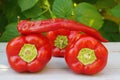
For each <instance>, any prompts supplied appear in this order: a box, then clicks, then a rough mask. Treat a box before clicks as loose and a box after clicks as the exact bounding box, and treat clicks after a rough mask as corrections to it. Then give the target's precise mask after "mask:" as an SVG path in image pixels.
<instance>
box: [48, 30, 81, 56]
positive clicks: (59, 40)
mask: <svg viewBox="0 0 120 80" xmlns="http://www.w3.org/2000/svg"><path fill="white" fill-rule="evenodd" d="M79 33H80V32H77V31H70V30H67V29H58V30H55V31H49V32H47V34H46V37H47V38H48V39H49V41H50V42H51V45H52V54H53V56H55V57H64V54H65V53H66V47H67V45H68V44H69V42H70V41H71V40H72V38H74V37H75V36H76V34H79Z"/></svg>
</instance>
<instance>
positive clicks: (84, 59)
mask: <svg viewBox="0 0 120 80" xmlns="http://www.w3.org/2000/svg"><path fill="white" fill-rule="evenodd" d="M77 59H78V60H79V61H80V62H81V63H82V64H84V65H88V64H92V63H93V62H95V60H96V59H97V58H96V56H95V52H94V50H92V49H89V48H83V49H81V50H80V51H79V54H78V56H77Z"/></svg>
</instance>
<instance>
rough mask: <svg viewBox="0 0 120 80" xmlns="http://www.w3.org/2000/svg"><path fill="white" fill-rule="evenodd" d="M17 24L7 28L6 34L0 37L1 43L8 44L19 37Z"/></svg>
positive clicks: (9, 25)
mask: <svg viewBox="0 0 120 80" xmlns="http://www.w3.org/2000/svg"><path fill="white" fill-rule="evenodd" d="M16 26H17V23H10V24H8V25H7V26H6V29H5V32H4V33H3V34H2V36H1V37H0V41H1V42H7V41H9V40H11V39H12V38H14V37H16V36H18V35H19V33H18V31H17V27H16Z"/></svg>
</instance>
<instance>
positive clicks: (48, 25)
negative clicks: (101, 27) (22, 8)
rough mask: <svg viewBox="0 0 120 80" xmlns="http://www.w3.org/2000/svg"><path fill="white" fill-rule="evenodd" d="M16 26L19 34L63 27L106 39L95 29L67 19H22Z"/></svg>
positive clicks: (99, 38)
mask: <svg viewBox="0 0 120 80" xmlns="http://www.w3.org/2000/svg"><path fill="white" fill-rule="evenodd" d="M17 28H18V31H19V32H20V33H21V34H26V35H27V34H31V33H41V32H48V31H53V30H58V29H62V28H64V29H68V30H75V31H81V32H84V33H86V34H88V35H90V36H92V37H94V38H96V39H97V40H99V41H102V42H107V41H108V40H106V39H104V38H103V37H102V36H101V34H100V33H99V32H98V31H97V30H95V29H93V28H91V27H89V26H86V25H83V24H81V23H78V22H75V21H73V20H67V19H60V18H55V19H48V20H41V21H27V20H22V21H20V22H19V23H18V26H17Z"/></svg>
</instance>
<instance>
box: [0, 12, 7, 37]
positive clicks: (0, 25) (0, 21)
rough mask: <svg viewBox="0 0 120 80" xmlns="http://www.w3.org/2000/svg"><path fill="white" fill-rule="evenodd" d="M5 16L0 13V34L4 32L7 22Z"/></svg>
mask: <svg viewBox="0 0 120 80" xmlns="http://www.w3.org/2000/svg"><path fill="white" fill-rule="evenodd" d="M7 23H8V22H7V18H6V16H4V15H2V14H1V15H0V36H1V35H2V33H3V32H4V29H5V26H6V24H7Z"/></svg>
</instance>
